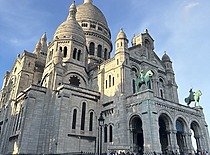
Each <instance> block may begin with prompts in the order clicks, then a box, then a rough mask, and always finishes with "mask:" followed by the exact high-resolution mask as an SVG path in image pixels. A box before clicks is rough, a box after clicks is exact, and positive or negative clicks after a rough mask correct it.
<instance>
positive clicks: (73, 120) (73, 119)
mask: <svg viewBox="0 0 210 155" xmlns="http://www.w3.org/2000/svg"><path fill="white" fill-rule="evenodd" d="M75 110H76V114H75ZM79 113H80V108H79V107H77V106H74V107H72V109H71V119H70V120H71V123H70V124H71V129H72V130H76V127H77V124H78V121H77V120H78V115H79ZM73 132H75V131H73Z"/></svg>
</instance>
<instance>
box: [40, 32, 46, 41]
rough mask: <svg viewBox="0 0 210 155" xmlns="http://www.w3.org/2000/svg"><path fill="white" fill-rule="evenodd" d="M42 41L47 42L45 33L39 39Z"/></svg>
mask: <svg viewBox="0 0 210 155" xmlns="http://www.w3.org/2000/svg"><path fill="white" fill-rule="evenodd" d="M41 40H42V41H45V42H46V41H47V35H46V32H45V33H44V34H43V35H42V38H41Z"/></svg>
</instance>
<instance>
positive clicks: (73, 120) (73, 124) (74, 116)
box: [72, 109, 77, 129]
mask: <svg viewBox="0 0 210 155" xmlns="http://www.w3.org/2000/svg"><path fill="white" fill-rule="evenodd" d="M76 121H77V109H74V111H73V119H72V129H76Z"/></svg>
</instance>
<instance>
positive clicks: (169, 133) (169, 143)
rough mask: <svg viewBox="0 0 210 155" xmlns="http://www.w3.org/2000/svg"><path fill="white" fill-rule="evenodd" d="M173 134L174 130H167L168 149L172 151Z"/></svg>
mask: <svg viewBox="0 0 210 155" xmlns="http://www.w3.org/2000/svg"><path fill="white" fill-rule="evenodd" d="M171 136H172V131H170V130H168V131H167V139H168V147H167V148H168V150H169V151H172V145H171V144H172V142H171Z"/></svg>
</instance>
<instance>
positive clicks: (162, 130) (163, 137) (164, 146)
mask: <svg viewBox="0 0 210 155" xmlns="http://www.w3.org/2000/svg"><path fill="white" fill-rule="evenodd" d="M158 122H159V136H160V144H161V150H162V152H167V150H168V143H169V142H168V133H167V131H166V123H165V121H164V118H163V117H159V121H158Z"/></svg>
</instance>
